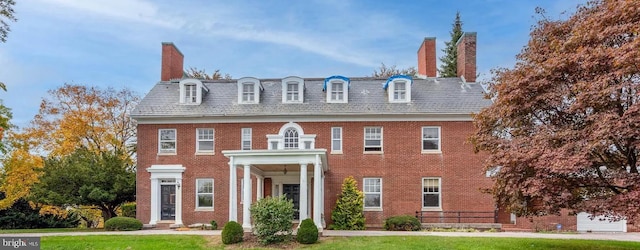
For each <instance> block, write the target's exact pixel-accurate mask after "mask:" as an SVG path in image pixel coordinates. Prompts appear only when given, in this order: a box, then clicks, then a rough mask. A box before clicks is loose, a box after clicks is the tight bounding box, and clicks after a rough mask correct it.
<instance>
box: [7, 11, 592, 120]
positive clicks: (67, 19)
mask: <svg viewBox="0 0 640 250" xmlns="http://www.w3.org/2000/svg"><path fill="white" fill-rule="evenodd" d="M16 2H17V3H16V5H15V6H14V9H15V16H16V17H17V18H18V19H19V20H18V21H17V22H13V23H10V27H11V32H10V33H9V35H8V37H7V42H6V43H0V81H1V82H4V83H5V84H6V85H7V92H0V99H2V100H3V103H4V105H5V106H7V107H9V108H11V109H12V112H13V119H12V121H11V122H12V123H13V124H14V125H17V126H18V127H25V126H28V125H29V122H30V121H31V120H32V119H33V116H34V115H35V114H37V112H38V109H39V105H40V102H41V100H42V99H43V98H46V97H47V91H48V90H51V89H56V88H58V87H61V86H62V85H63V84H65V83H72V84H82V85H87V86H99V87H100V88H109V87H111V88H115V89H122V88H129V89H131V90H133V91H135V92H137V93H138V94H140V95H141V96H143V95H145V94H146V93H147V92H148V91H149V90H150V89H151V88H152V87H153V86H154V85H155V84H156V83H157V82H158V81H159V80H160V58H161V43H162V42H173V43H174V44H175V45H176V46H177V47H178V48H179V49H180V51H181V52H182V53H183V54H184V56H185V61H184V66H185V68H189V67H196V68H199V69H205V70H206V71H207V72H208V73H211V72H213V70H215V69H220V71H221V72H223V73H228V74H230V75H231V76H233V78H241V77H246V76H252V77H257V78H284V77H287V76H300V77H328V76H332V75H344V76H347V77H357V76H369V75H371V74H372V73H373V70H374V69H377V68H378V67H379V66H380V64H381V63H385V64H386V65H397V66H398V67H399V68H407V67H416V66H417V50H418V47H419V46H420V43H421V42H422V40H423V39H424V37H436V42H437V43H436V47H437V48H436V50H437V52H438V53H437V57H438V58H440V57H442V56H443V52H442V49H444V47H445V45H444V42H445V41H449V40H450V39H451V36H450V34H449V32H450V31H451V28H452V23H453V20H454V17H455V14H456V11H460V14H461V17H462V21H463V30H464V31H466V32H477V68H478V69H477V70H478V74H479V80H488V79H490V77H491V74H490V70H491V69H494V68H498V67H507V68H508V67H512V66H513V65H514V63H515V62H516V58H515V56H516V55H517V54H518V53H519V52H520V51H521V49H522V48H523V46H525V45H526V43H527V41H528V39H529V32H530V30H531V27H532V25H534V24H535V23H536V21H537V20H539V19H540V16H539V15H536V14H535V8H536V7H541V8H543V9H545V11H546V14H545V16H546V17H548V18H552V19H566V18H567V17H568V16H569V15H570V14H571V13H573V12H575V8H576V6H577V5H578V4H582V3H584V2H585V1H584V0H539V1H520V0H447V1H441V0H425V1H408V0H395V1H369V0H305V1H293V0H291V1H276V0H263V1H257V0H255V1H245V0H237V1H208V0H200V1H196V0H183V1H175V0H166V1H165V0H154V1H151V0H91V1H86V0H18V1H16ZM439 65H440V61H439V60H438V67H439Z"/></svg>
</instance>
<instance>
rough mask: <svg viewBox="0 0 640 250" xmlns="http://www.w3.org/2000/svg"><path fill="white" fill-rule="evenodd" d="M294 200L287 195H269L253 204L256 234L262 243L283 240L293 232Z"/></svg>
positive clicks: (252, 210)
mask: <svg viewBox="0 0 640 250" xmlns="http://www.w3.org/2000/svg"><path fill="white" fill-rule="evenodd" d="M293 213H294V211H293V202H292V201H291V200H289V199H287V198H286V197H285V196H279V197H267V198H264V199H261V200H259V201H258V202H256V203H254V204H252V205H251V216H252V217H253V221H254V224H255V228H254V229H255V231H254V232H255V234H256V236H258V240H259V241H260V243H262V244H271V243H277V242H283V241H287V240H290V239H291V236H292V234H293Z"/></svg>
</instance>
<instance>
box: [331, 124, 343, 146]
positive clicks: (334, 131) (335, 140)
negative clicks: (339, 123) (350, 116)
mask: <svg viewBox="0 0 640 250" xmlns="http://www.w3.org/2000/svg"><path fill="white" fill-rule="evenodd" d="M331 150H332V151H342V128H341V127H333V128H331Z"/></svg>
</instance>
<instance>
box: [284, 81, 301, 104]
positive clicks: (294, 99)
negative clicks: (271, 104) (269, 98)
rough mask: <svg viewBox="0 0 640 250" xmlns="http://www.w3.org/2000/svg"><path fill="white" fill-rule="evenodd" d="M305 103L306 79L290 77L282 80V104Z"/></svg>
mask: <svg viewBox="0 0 640 250" xmlns="http://www.w3.org/2000/svg"><path fill="white" fill-rule="evenodd" d="M303 102H304V79H302V78H300V77H297V76H289V77H286V78H283V79H282V103H303Z"/></svg>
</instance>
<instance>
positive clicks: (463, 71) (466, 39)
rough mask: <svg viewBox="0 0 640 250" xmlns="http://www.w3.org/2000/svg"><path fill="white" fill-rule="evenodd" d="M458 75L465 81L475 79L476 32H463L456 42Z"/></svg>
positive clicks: (473, 80)
mask: <svg viewBox="0 0 640 250" xmlns="http://www.w3.org/2000/svg"><path fill="white" fill-rule="evenodd" d="M456 46H457V51H458V57H457V62H456V64H457V66H458V70H457V71H458V77H463V78H464V80H465V81H467V82H475V81H476V33H475V32H472V33H464V34H463V35H462V37H460V40H458V43H457V45H456Z"/></svg>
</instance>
